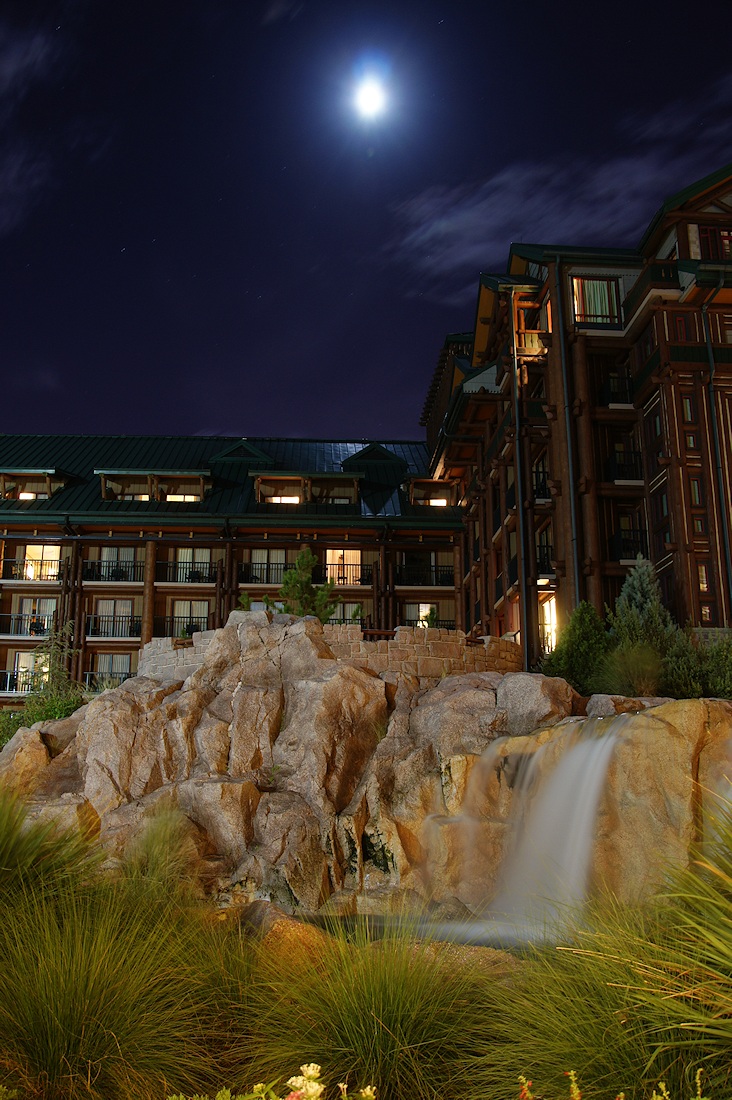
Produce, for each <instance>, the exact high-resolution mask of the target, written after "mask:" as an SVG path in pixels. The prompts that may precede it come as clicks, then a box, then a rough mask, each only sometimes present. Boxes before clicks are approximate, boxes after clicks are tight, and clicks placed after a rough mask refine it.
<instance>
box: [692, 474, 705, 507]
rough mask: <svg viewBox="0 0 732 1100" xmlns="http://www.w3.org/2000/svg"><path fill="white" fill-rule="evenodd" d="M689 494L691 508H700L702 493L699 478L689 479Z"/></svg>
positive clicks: (702, 502) (702, 503)
mask: <svg viewBox="0 0 732 1100" xmlns="http://www.w3.org/2000/svg"><path fill="white" fill-rule="evenodd" d="M689 494H690V496H691V505H692V508H702V507H703V506H704V491H703V487H702V479H701V478H700V477H690V478H689Z"/></svg>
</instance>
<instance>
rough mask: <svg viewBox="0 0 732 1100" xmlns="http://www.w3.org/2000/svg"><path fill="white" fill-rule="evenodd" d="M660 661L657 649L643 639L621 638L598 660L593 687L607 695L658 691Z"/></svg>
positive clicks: (660, 670) (661, 663) (643, 693)
mask: <svg viewBox="0 0 732 1100" xmlns="http://www.w3.org/2000/svg"><path fill="white" fill-rule="evenodd" d="M662 671H663V661H662V659H661V655H660V653H659V652H658V650H657V649H655V648H654V647H653V646H652V645H648V644H647V643H645V642H627V641H626V642H621V643H620V645H617V646H615V647H614V649H611V650H610V651H609V652H608V653H607V654H606V655H605V657H604V659H603V660H602V662H601V663H600V665H599V667H598V669H597V671H596V673H595V675H594V677H593V679H592V684H593V689H594V690H595V691H599V692H605V693H607V694H608V695H632V696H646V697H647V696H654V695H658V691H659V685H660V682H661V675H662Z"/></svg>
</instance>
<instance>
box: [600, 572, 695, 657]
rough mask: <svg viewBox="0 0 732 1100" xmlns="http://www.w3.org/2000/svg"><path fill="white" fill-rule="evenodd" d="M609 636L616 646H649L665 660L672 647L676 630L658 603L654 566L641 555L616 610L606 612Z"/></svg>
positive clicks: (622, 590)
mask: <svg viewBox="0 0 732 1100" xmlns="http://www.w3.org/2000/svg"><path fill="white" fill-rule="evenodd" d="M607 618H608V623H609V626H610V634H611V638H612V640H613V642H614V643H615V644H616V645H618V646H624V647H631V646H634V645H645V646H651V647H652V648H653V649H655V650H656V652H657V653H658V654H659V656H660V657H665V655H666V653H667V652H668V651H669V649H670V647H671V646H672V644H673V642H674V640H675V636H676V633H677V632H678V627H677V626H676V624H675V623H674V621H673V619H672V618H671V615H670V613H669V611H668V610H667V609H666V608H665V607H664V606H663V602H662V600H661V586H660V585H659V583H658V577H657V576H656V570H655V568H654V566H653V564H652V563H651V562H650V561H648V560H647V559H646V558H644V557H642V556H641V555H640V554H639V555H638V558H637V560H636V563H635V565H634V566H633V568H632V569H631V570H630V572H629V573H628V576H627V577H626V578H625V581H624V583H623V587H622V589H621V591H620V595H619V596H618V598H617V600H616V602H615V610H614V611H610V610H609V609H608V613H607Z"/></svg>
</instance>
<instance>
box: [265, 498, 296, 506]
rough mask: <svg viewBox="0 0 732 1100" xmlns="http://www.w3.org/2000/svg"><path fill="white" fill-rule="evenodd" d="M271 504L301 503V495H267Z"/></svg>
mask: <svg viewBox="0 0 732 1100" xmlns="http://www.w3.org/2000/svg"><path fill="white" fill-rule="evenodd" d="M267 500H268V502H269V503H270V504H299V503H300V497H267Z"/></svg>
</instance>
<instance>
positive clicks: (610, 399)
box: [598, 374, 633, 405]
mask: <svg viewBox="0 0 732 1100" xmlns="http://www.w3.org/2000/svg"><path fill="white" fill-rule="evenodd" d="M598 397H599V401H600V404H601V405H632V404H633V387H632V384H631V381H630V378H629V377H627V376H626V375H617V374H614V375H611V376H610V377H609V378H604V379H603V381H602V382H601V384H600V392H599V395H598Z"/></svg>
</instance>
